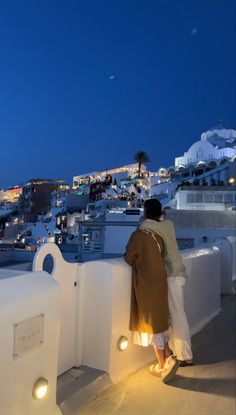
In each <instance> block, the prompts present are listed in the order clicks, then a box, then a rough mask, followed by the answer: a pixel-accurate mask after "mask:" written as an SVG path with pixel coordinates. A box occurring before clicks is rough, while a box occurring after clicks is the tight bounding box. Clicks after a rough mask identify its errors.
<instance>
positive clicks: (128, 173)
mask: <svg viewBox="0 0 236 415" xmlns="http://www.w3.org/2000/svg"><path fill="white" fill-rule="evenodd" d="M141 170H142V172H146V170H147V169H146V167H145V166H144V165H142V167H141ZM137 172H138V163H135V164H128V165H126V166H122V167H117V168H115V169H110V170H103V171H93V172H89V173H85V174H81V175H79V176H74V177H73V186H74V187H78V186H79V185H80V184H89V183H90V182H95V181H96V180H99V181H100V180H105V178H106V176H112V179H113V180H114V179H116V180H117V182H119V181H120V180H121V179H125V178H128V177H132V176H133V175H135V174H137Z"/></svg>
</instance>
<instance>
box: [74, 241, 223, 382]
mask: <svg viewBox="0 0 236 415" xmlns="http://www.w3.org/2000/svg"><path fill="white" fill-rule="evenodd" d="M183 259H184V263H185V266H186V269H187V273H188V275H189V278H188V280H187V283H186V286H185V293H184V294H185V305H186V312H187V316H188V319H189V323H190V328H191V333H192V334H194V333H196V332H197V331H199V330H200V329H201V328H203V327H204V326H205V325H206V324H207V323H208V322H209V321H210V320H211V319H212V318H213V317H214V316H215V315H216V314H217V313H218V312H219V310H220V278H221V268H220V251H219V249H218V248H217V247H209V248H203V249H200V250H198V249H192V250H189V251H186V252H185V253H184V254H183ZM80 275H81V281H83V291H82V292H83V303H80V304H81V306H82V309H81V315H82V316H83V323H82V324H81V325H80V329H81V327H82V326H83V330H82V329H81V330H82V331H81V337H82V345H81V346H80V347H81V350H82V351H81V353H82V356H83V362H84V364H85V365H88V366H92V367H94V368H97V369H102V370H105V371H107V372H108V373H109V375H110V377H111V379H112V381H113V382H116V381H118V380H120V379H122V378H124V376H126V375H128V374H129V373H131V372H133V371H135V370H137V369H138V368H139V367H142V366H144V365H145V364H146V363H148V362H150V361H151V360H153V359H154V353H153V350H152V348H151V347H150V348H143V347H140V346H137V345H134V344H133V343H132V333H130V331H129V314H130V290H131V268H130V267H129V266H128V265H127V264H126V263H125V262H124V260H123V259H116V260H106V261H104V260H102V261H92V262H87V263H84V264H82V265H81V269H80ZM82 304H83V305H82ZM120 336H126V337H127V338H128V340H129V345H128V348H127V350H125V351H122V352H121V351H120V350H118V347H117V342H118V340H119V338H120Z"/></svg>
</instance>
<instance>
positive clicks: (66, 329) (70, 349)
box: [33, 243, 78, 375]
mask: <svg viewBox="0 0 236 415" xmlns="http://www.w3.org/2000/svg"><path fill="white" fill-rule="evenodd" d="M47 255H51V256H52V258H53V261H54V265H53V270H52V273H51V277H52V278H54V279H55V280H56V281H57V282H58V283H59V287H60V343H59V357H58V374H59V375H60V374H61V373H64V372H66V370H68V369H70V368H71V367H72V366H74V364H75V361H76V356H75V353H76V348H75V324H76V312H75V310H76V287H77V271H78V264H77V263H69V262H66V261H64V259H63V257H62V254H61V251H60V249H59V248H58V246H57V245H55V244H53V243H47V244H45V245H42V246H41V247H40V248H39V250H38V252H37V254H36V255H35V257H34V262H33V271H42V269H43V262H44V259H45V257H46V256H47Z"/></svg>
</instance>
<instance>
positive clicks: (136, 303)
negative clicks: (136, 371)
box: [125, 230, 179, 383]
mask: <svg viewBox="0 0 236 415" xmlns="http://www.w3.org/2000/svg"><path fill="white" fill-rule="evenodd" d="M163 253H164V243H163V240H162V238H161V237H160V236H159V235H154V233H152V232H150V231H146V230H137V231H135V232H134V233H133V234H132V235H131V237H130V239H129V242H128V244H127V246H126V254H125V260H126V262H127V263H128V264H129V265H130V266H131V267H132V289H131V309H130V330H131V331H132V332H133V333H134V342H135V343H136V344H139V345H142V346H148V345H149V344H151V345H152V346H153V347H154V351H155V354H156V357H157V361H158V364H155V365H151V366H150V368H149V370H150V373H151V374H153V375H156V376H160V377H161V378H162V381H163V382H164V383H168V382H170V381H172V380H173V378H174V377H175V374H176V371H177V369H178V366H179V364H178V362H177V361H176V359H175V358H173V357H172V356H171V354H170V350H169V347H168V340H169V336H168V326H169V325H168V315H169V310H168V286H167V276H166V270H165V265H164V261H163Z"/></svg>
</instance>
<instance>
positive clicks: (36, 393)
mask: <svg viewBox="0 0 236 415" xmlns="http://www.w3.org/2000/svg"><path fill="white" fill-rule="evenodd" d="M47 390H48V381H47V379H44V378H39V379H38V380H36V382H35V384H34V387H33V392H32V395H33V398H34V399H37V400H39V399H43V398H44V397H45V395H46V393H47Z"/></svg>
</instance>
